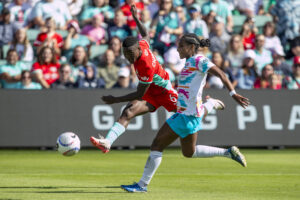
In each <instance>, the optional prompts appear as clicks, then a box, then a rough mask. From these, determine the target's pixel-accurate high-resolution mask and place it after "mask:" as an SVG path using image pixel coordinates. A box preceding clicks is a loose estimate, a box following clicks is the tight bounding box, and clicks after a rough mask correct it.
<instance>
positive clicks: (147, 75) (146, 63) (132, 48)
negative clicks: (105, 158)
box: [90, 4, 178, 153]
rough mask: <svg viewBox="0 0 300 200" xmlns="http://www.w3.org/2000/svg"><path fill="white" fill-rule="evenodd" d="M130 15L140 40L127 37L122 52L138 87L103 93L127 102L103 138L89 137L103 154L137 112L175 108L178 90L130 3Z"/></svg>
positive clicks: (108, 100)
mask: <svg viewBox="0 0 300 200" xmlns="http://www.w3.org/2000/svg"><path fill="white" fill-rule="evenodd" d="M131 13H132V16H133V18H134V20H135V22H136V24H137V26H138V28H139V31H140V33H141V35H142V37H143V38H142V40H140V41H139V40H138V39H137V38H136V37H131V36H130V37H127V38H126V39H125V40H124V42H123V44H122V45H123V52H124V56H125V57H126V59H127V60H128V61H129V62H130V63H131V64H133V65H134V69H135V71H136V74H137V76H138V79H139V85H138V87H137V90H136V91H135V92H133V93H130V94H127V95H124V96H120V97H114V96H111V95H108V96H103V97H102V100H103V101H104V102H105V103H106V104H114V103H120V102H127V101H129V103H128V104H127V106H126V107H125V109H124V110H123V112H122V114H121V116H120V117H119V119H118V121H117V122H115V124H114V125H113V126H112V128H111V129H110V130H109V132H108V134H107V136H106V138H103V137H102V136H100V138H95V137H91V138H90V141H91V142H92V143H93V145H94V146H96V147H97V148H99V149H101V150H102V152H103V153H107V152H109V150H110V147H111V145H112V143H113V142H114V141H115V140H116V139H117V138H118V137H119V136H120V135H121V134H122V133H124V132H125V129H126V127H127V126H128V124H129V122H130V120H131V119H132V118H134V117H135V116H137V115H141V114H145V113H148V112H154V111H155V110H156V109H157V108H159V107H160V106H163V107H165V108H166V109H167V110H168V111H174V112H175V111H176V105H177V98H178V94H177V91H176V90H175V89H174V88H173V87H172V85H171V82H170V80H169V74H168V73H167V72H166V71H165V70H164V69H163V68H162V66H161V65H160V64H159V63H158V61H157V59H156V58H155V56H154V55H153V53H152V52H151V50H150V46H149V43H148V42H149V35H148V33H147V31H146V28H145V27H144V26H143V24H142V23H141V21H140V20H139V19H138V17H137V8H136V6H135V5H134V4H132V5H131Z"/></svg>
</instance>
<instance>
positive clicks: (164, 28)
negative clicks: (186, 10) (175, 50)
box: [150, 0, 183, 55]
mask: <svg viewBox="0 0 300 200" xmlns="http://www.w3.org/2000/svg"><path fill="white" fill-rule="evenodd" d="M172 9H173V2H172V0H162V1H161V3H160V10H159V11H158V13H156V16H155V17H154V19H153V21H152V24H151V26H150V28H151V32H153V31H154V32H155V36H154V41H155V43H154V44H153V48H154V49H157V50H158V51H159V53H160V54H161V55H163V53H164V52H166V51H167V50H168V48H170V47H171V45H173V44H175V43H176V40H177V36H179V35H181V34H182V33H183V28H182V27H181V26H180V21H179V18H178V15H177V13H176V12H174V11H173V10H172Z"/></svg>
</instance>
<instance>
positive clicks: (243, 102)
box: [232, 94, 250, 108]
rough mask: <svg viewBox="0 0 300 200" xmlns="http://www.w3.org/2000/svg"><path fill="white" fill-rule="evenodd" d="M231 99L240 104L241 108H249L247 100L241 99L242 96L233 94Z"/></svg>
mask: <svg viewBox="0 0 300 200" xmlns="http://www.w3.org/2000/svg"><path fill="white" fill-rule="evenodd" d="M232 98H233V99H234V100H235V101H236V102H237V103H238V104H240V105H241V106H242V107H243V108H246V107H247V106H249V104H250V101H249V99H247V98H246V97H243V96H242V95H239V94H234V95H232Z"/></svg>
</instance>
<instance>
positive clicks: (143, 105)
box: [90, 100, 155, 153]
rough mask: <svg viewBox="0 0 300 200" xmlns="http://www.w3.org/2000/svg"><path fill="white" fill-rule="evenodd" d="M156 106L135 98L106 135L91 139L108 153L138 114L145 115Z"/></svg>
mask: <svg viewBox="0 0 300 200" xmlns="http://www.w3.org/2000/svg"><path fill="white" fill-rule="evenodd" d="M154 110H155V107H154V106H152V105H151V104H150V103H148V102H146V101H144V100H134V101H131V102H129V103H128V104H127V106H126V107H125V108H124V110H123V112H122V114H121V116H120V117H119V119H118V120H117V122H115V123H114V125H113V126H112V127H111V128H110V130H109V131H108V134H107V135H106V137H105V138H104V137H102V136H101V135H99V138H96V137H93V136H92V137H90V141H91V142H92V144H93V145H94V146H96V147H97V148H98V149H100V150H102V152H103V153H107V152H109V150H110V147H111V145H112V144H113V143H114V141H115V140H116V139H117V138H118V137H120V136H121V135H122V134H123V133H124V132H125V130H126V128H127V126H128V124H129V122H130V120H131V119H132V118H134V117H136V116H138V115H143V114H145V113H147V112H152V111H154Z"/></svg>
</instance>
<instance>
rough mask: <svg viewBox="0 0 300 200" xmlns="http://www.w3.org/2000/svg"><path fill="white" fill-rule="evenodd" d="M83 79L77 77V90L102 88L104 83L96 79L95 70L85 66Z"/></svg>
mask: <svg viewBox="0 0 300 200" xmlns="http://www.w3.org/2000/svg"><path fill="white" fill-rule="evenodd" d="M85 69H86V70H85V72H84V77H81V76H80V77H79V78H78V81H77V86H78V88H85V89H88V88H104V85H105V83H104V81H103V79H101V78H99V79H98V78H96V73H97V72H96V71H95V68H94V67H93V66H91V65H87V66H86V68H85Z"/></svg>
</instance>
